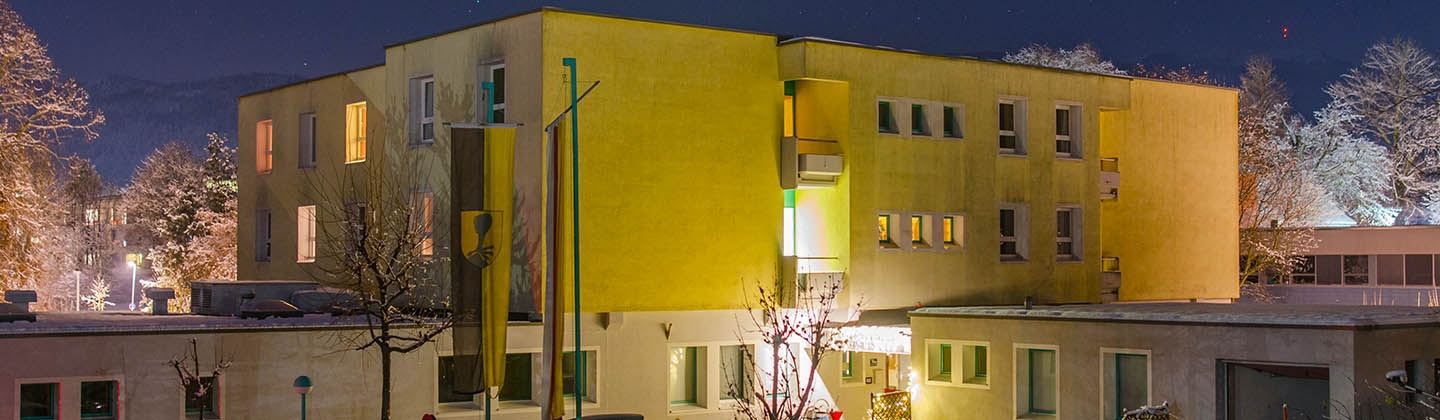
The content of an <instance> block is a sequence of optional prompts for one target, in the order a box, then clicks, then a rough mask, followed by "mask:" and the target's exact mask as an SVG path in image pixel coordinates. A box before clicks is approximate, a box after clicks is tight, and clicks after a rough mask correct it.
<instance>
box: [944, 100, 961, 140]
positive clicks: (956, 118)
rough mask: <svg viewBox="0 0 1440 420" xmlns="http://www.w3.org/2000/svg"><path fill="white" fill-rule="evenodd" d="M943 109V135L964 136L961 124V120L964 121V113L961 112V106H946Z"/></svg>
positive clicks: (951, 136)
mask: <svg viewBox="0 0 1440 420" xmlns="http://www.w3.org/2000/svg"><path fill="white" fill-rule="evenodd" d="M943 111H944V114H945V115H944V116H945V118H944V124H945V137H949V138H954V139H959V138H964V137H965V131H964V127H963V124H962V122H963V121H964V115H963V114H962V112H963V111H962V108H956V107H950V106H947V107H945V108H944V109H943Z"/></svg>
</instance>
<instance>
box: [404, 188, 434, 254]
mask: <svg viewBox="0 0 1440 420" xmlns="http://www.w3.org/2000/svg"><path fill="white" fill-rule="evenodd" d="M408 198H409V205H410V208H409V211H410V222H411V223H412V224H413V225H412V226H413V227H415V228H416V229H417V231H416V233H417V234H419V235H420V243H419V244H417V245H418V246H419V247H420V256H421V257H423V258H433V257H434V256H435V192H434V191H432V190H429V189H416V190H411V191H410V194H409V197H408ZM422 206H423V207H422ZM417 211H418V213H417Z"/></svg>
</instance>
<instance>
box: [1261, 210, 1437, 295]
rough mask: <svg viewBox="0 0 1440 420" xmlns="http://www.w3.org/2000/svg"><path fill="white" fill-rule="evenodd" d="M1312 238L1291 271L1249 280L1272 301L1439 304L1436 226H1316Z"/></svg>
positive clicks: (1267, 273)
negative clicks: (1312, 242)
mask: <svg viewBox="0 0 1440 420" xmlns="http://www.w3.org/2000/svg"><path fill="white" fill-rule="evenodd" d="M1315 242H1316V247H1315V249H1313V250H1311V251H1310V252H1309V255H1305V256H1303V257H1302V261H1301V263H1300V264H1299V265H1298V266H1297V267H1296V268H1295V271H1294V272H1292V273H1288V274H1285V273H1271V272H1262V273H1259V274H1258V275H1256V276H1255V277H1253V278H1252V280H1251V281H1254V282H1258V283H1261V284H1264V285H1266V287H1265V290H1266V291H1267V292H1268V293H1269V294H1270V295H1271V296H1273V297H1274V298H1275V302H1276V303H1301V304H1306V303H1308V304H1326V305H1407V306H1408V305H1413V306H1440V287H1437V284H1436V279H1437V278H1440V264H1437V261H1436V258H1437V254H1440V226H1376V227H1338V228H1317V229H1315ZM1242 300H1252V298H1250V297H1248V296H1247V297H1245V298H1242Z"/></svg>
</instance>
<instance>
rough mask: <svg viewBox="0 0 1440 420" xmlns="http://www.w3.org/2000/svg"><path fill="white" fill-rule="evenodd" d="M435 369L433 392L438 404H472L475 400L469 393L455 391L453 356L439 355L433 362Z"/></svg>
mask: <svg viewBox="0 0 1440 420" xmlns="http://www.w3.org/2000/svg"><path fill="white" fill-rule="evenodd" d="M506 368H507V369H508V368H509V366H506ZM435 369H436V375H435V378H436V384H435V385H436V388H437V389H436V393H435V395H436V398H437V399H436V401H435V402H437V403H440V404H448V403H469V404H467V405H466V407H469V406H472V405H473V403H474V401H475V400H474V398H472V397H471V396H470V395H468V394H458V393H456V392H455V389H454V386H455V357H453V356H440V359H439V360H437V361H436V363H435Z"/></svg>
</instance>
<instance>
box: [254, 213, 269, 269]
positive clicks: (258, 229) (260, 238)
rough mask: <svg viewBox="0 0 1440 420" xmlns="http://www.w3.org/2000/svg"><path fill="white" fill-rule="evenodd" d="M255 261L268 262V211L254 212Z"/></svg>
mask: <svg viewBox="0 0 1440 420" xmlns="http://www.w3.org/2000/svg"><path fill="white" fill-rule="evenodd" d="M255 261H270V210H256V211H255Z"/></svg>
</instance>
